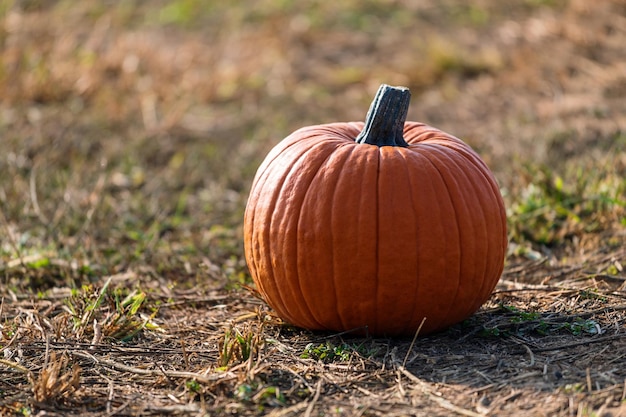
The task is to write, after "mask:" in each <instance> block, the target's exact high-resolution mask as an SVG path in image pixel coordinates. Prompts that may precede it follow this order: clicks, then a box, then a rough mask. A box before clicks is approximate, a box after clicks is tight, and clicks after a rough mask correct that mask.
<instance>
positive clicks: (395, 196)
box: [244, 85, 507, 336]
mask: <svg viewBox="0 0 626 417" xmlns="http://www.w3.org/2000/svg"><path fill="white" fill-rule="evenodd" d="M408 104H409V92H408V89H405V88H397V87H390V86H386V85H383V86H381V88H380V90H379V92H378V94H377V96H376V98H375V100H374V102H373V103H372V106H371V108H370V111H369V113H368V117H367V120H366V122H365V123H361V122H352V123H332V124H326V125H318V126H310V127H305V128H302V129H300V130H297V131H296V132H294V133H292V134H291V135H290V136H288V137H287V138H285V139H284V140H283V141H281V142H280V143H279V144H278V145H277V146H276V147H275V148H274V149H273V150H272V151H271V152H270V153H269V154H268V156H267V157H266V159H265V160H264V161H263V163H262V164H261V166H260V167H259V169H258V171H257V174H256V176H255V178H254V181H253V184H252V188H251V191H250V196H249V199H248V204H247V206H246V211H245V218H244V247H245V256H246V261H247V264H248V267H249V269H250V273H251V275H252V278H253V280H254V282H255V284H256V286H257V288H258V290H259V292H260V293H261V295H262V296H263V297H264V299H265V300H266V301H267V303H268V304H269V305H270V306H271V307H272V308H273V309H274V310H275V311H276V312H277V313H278V315H279V316H281V317H282V318H283V319H284V320H286V321H287V322H289V323H292V324H294V325H296V326H300V327H304V328H308V329H312V330H329V331H350V330H356V331H358V332H360V333H364V332H368V333H369V334H373V335H389V336H391V335H412V334H414V333H415V332H416V330H417V329H418V327H419V326H420V324H421V323H422V320H424V319H425V321H424V323H423V326H422V328H421V329H420V334H427V333H430V332H433V331H436V330H440V329H443V328H446V327H448V326H450V325H452V324H455V323H458V322H459V321H462V320H464V319H466V318H467V317H469V316H470V315H472V314H473V313H474V312H475V311H476V310H477V309H478V308H479V307H480V306H481V305H482V304H483V303H484V302H485V301H486V300H487V299H488V298H489V296H490V295H491V292H492V291H493V289H494V287H495V285H496V283H497V281H498V280H499V278H500V275H501V273H502V269H503V266H504V257H505V253H506V246H507V234H506V216H505V210H504V203H503V201H502V197H501V195H500V191H499V188H498V185H497V183H496V180H495V178H494V177H493V174H492V173H491V171H490V170H489V168H488V167H487V166H486V164H485V163H484V162H483V161H482V160H481V159H480V157H479V156H478V155H477V154H476V153H475V152H474V151H473V150H472V149H471V148H470V147H469V146H468V145H466V144H465V143H464V142H462V141H461V140H460V139H457V138H455V137H453V136H451V135H449V134H447V133H444V132H442V131H440V130H437V129H435V128H432V127H430V126H427V125H425V124H422V123H417V122H405V118H406V113H407V109H408Z"/></svg>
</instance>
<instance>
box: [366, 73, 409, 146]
mask: <svg viewBox="0 0 626 417" xmlns="http://www.w3.org/2000/svg"><path fill="white" fill-rule="evenodd" d="M410 101H411V93H410V92H409V89H408V88H406V87H392V86H390V85H387V84H383V85H381V86H380V88H378V92H377V93H376V97H374V101H372V104H371V105H370V109H369V111H368V112H367V117H366V118H365V127H364V128H363V131H362V132H361V133H359V136H357V138H356V142H357V143H368V144H370V145H376V146H403V147H407V146H409V144H408V143H406V141H405V140H404V137H402V134H403V132H404V122H405V121H406V116H407V113H408V111H409V102H410Z"/></svg>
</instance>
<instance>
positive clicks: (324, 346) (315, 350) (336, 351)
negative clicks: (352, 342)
mask: <svg viewBox="0 0 626 417" xmlns="http://www.w3.org/2000/svg"><path fill="white" fill-rule="evenodd" d="M352 353H353V349H352V348H351V347H350V346H349V345H347V344H346V343H342V344H340V345H334V344H332V343H330V342H326V343H320V344H317V345H316V344H315V343H309V344H308V345H306V347H305V348H304V352H302V353H301V354H300V357H301V358H303V359H316V360H319V361H322V362H334V361H347V360H349V359H350V356H351V355H352Z"/></svg>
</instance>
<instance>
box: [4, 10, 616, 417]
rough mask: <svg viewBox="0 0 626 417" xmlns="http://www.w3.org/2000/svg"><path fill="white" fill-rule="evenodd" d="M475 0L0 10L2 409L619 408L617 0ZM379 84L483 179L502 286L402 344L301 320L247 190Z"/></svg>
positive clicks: (476, 411)
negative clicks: (263, 285)
mask: <svg viewBox="0 0 626 417" xmlns="http://www.w3.org/2000/svg"><path fill="white" fill-rule="evenodd" d="M213 3H215V4H213ZM246 3H250V4H246ZM466 3H467V2H461V1H454V0H453V1H444V2H435V1H432V2H431V1H423V2H419V5H418V2H410V1H406V2H405V1H366V2H362V1H360V2H357V1H347V2H341V3H340V2H326V3H318V2H283V1H277V0H263V1H259V2H234V3H233V4H230V3H224V5H220V4H218V3H217V2H206V3H203V2H198V1H194V0H178V1H171V2H165V1H155V2H150V3H149V4H148V3H145V4H144V3H142V2H137V3H136V2H120V3H105V2H100V1H96V0H87V1H81V2H70V1H51V2H44V1H9V2H5V3H2V4H0V18H1V19H0V20H1V25H2V26H0V43H1V45H2V47H1V48H0V91H2V94H0V273H1V276H2V278H1V280H0V297H1V301H0V351H1V352H2V357H0V415H49V416H51V415H92V416H108V415H223V414H236V415H273V416H281V415H282V416H289V415H305V416H314V415H371V416H377V415H380V416H383V415H384V416H394V415H395V416H400V415H402V416H404V415H415V416H422V415H423V416H438V415H440V416H449V415H465V416H477V415H480V416H484V415H490V416H492V415H493V416H508V415H511V416H512V415H515V416H524V415H528V416H604V417H608V416H613V417H617V416H626V336H624V335H625V334H626V332H625V330H626V313H625V312H626V274H625V272H624V265H625V264H626V251H625V250H624V247H626V234H625V233H624V226H625V225H626V212H625V208H626V197H625V195H626V181H624V178H625V177H626V157H625V156H624V155H626V153H625V152H624V150H625V148H626V133H625V132H626V101H625V100H624V97H625V95H626V89H625V86H626V78H624V74H626V67H624V62H626V50H625V49H624V48H623V45H624V43H625V42H626V20H625V18H624V16H626V8H625V5H624V2H623V1H620V0H599V1H596V2H594V3H593V4H591V3H589V2H588V1H587V0H571V1H537V0H532V1H531V0H519V1H514V2H506V3H503V2H499V1H496V0H493V1H492V0H487V1H480V2H473V3H472V4H471V5H467V4H466ZM200 5H201V6H200ZM381 82H386V83H390V84H404V85H407V86H409V87H410V88H411V90H412V91H413V97H414V99H413V104H412V108H411V110H410V112H411V113H410V114H409V118H410V119H413V120H421V121H425V122H427V123H430V124H432V125H435V126H437V127H439V128H441V129H444V130H447V131H449V132H451V133H453V134H455V135H457V136H460V137H462V138H463V139H465V140H467V141H468V142H469V143H470V144H472V146H474V147H475V148H476V149H477V150H478V151H479V152H480V153H481V155H482V156H483V157H484V158H485V160H486V161H487V162H488V164H489V165H490V166H491V167H492V168H493V169H494V172H495V173H496V176H497V177H498V179H499V181H500V183H501V185H502V190H503V193H504V195H505V199H506V202H507V207H508V208H509V224H510V238H511V250H510V255H509V257H508V259H507V265H506V268H505V271H504V274H503V277H502V279H501V281H500V284H499V285H498V287H497V289H496V291H495V292H494V295H493V297H492V298H491V300H490V301H489V302H488V303H487V304H486V305H485V306H484V307H483V308H482V309H481V310H480V311H479V312H478V313H477V314H476V315H474V316H473V317H471V318H470V319H468V320H467V321H465V322H464V323H460V324H458V325H456V326H454V327H453V328H451V329H449V330H447V331H445V332H442V333H439V334H436V335H430V336H427V337H420V338H417V339H416V340H410V339H382V338H360V337H356V336H353V335H351V334H349V333H347V334H322V333H311V332H307V331H304V330H301V329H296V328H293V327H291V326H289V325H288V324H286V323H283V322H282V321H281V320H280V319H279V318H277V317H275V315H274V314H273V312H272V311H271V310H269V309H268V307H267V306H266V305H265V304H264V303H263V302H262V301H261V300H259V299H258V298H256V297H255V293H254V290H253V289H252V288H249V287H247V286H248V285H250V279H249V275H248V272H247V269H246V266H245V262H244V260H243V255H242V243H241V242H242V236H241V221H242V213H243V209H244V206H245V201H246V196H247V192H248V187H249V185H250V183H251V179H252V176H253V174H254V171H255V169H256V167H257V166H258V164H259V163H260V161H261V160H262V158H263V157H264V155H265V154H266V152H267V151H268V150H269V149H270V148H271V146H273V144H275V143H276V142H277V141H278V140H279V139H280V138H282V137H284V136H286V135H287V134H288V133H290V132H291V131H292V130H294V129H296V128H298V127H301V126H303V125H308V124H314V123H323V122H329V121H346V120H359V119H362V118H363V116H364V113H365V111H366V110H367V107H368V105H369V100H370V98H371V95H372V94H373V92H374V91H375V90H376V88H377V87H378V85H379V84H380V83H381Z"/></svg>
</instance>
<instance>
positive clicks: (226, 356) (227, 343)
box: [217, 328, 256, 369]
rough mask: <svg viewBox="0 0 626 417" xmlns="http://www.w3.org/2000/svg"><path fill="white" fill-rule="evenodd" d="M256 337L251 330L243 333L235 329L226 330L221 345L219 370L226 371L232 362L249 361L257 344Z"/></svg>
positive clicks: (218, 361) (218, 362)
mask: <svg viewBox="0 0 626 417" xmlns="http://www.w3.org/2000/svg"><path fill="white" fill-rule="evenodd" d="M254 336H255V335H254V333H253V332H252V330H251V329H246V330H245V331H244V332H243V333H242V332H240V331H239V330H238V329H235V328H231V329H228V330H226V332H225V333H224V338H223V339H222V341H221V342H220V345H219V356H218V360H217V364H218V369H225V368H227V367H228V366H229V365H230V364H231V363H232V362H244V361H247V360H249V359H250V358H251V356H252V354H253V351H254V346H255V344H256V343H255V337H254Z"/></svg>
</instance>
